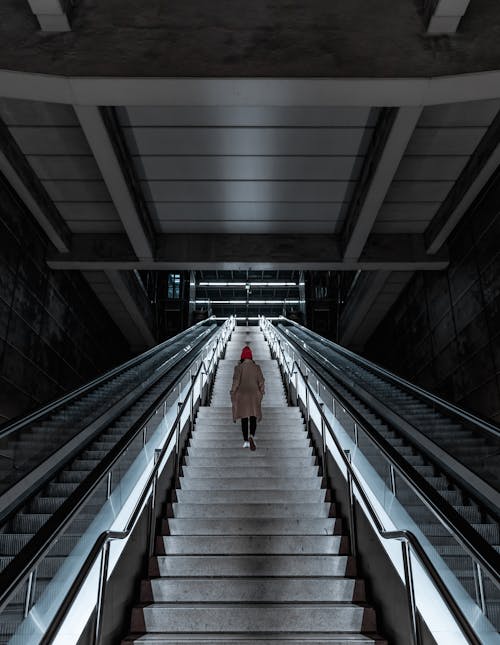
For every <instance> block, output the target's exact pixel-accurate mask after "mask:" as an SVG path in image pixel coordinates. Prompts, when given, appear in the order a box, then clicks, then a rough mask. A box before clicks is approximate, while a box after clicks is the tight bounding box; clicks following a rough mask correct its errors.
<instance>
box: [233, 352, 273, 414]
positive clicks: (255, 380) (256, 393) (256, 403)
mask: <svg viewBox="0 0 500 645" xmlns="http://www.w3.org/2000/svg"><path fill="white" fill-rule="evenodd" d="M264 393H265V389H264V376H263V374H262V370H261V369H260V366H259V365H257V364H256V363H254V362H253V361H252V360H250V359H246V360H244V361H243V363H238V365H236V367H235V368H234V374H233V385H232V387H231V402H232V404H233V420H234V421H236V419H242V418H243V419H244V418H245V417H257V420H258V421H260V420H261V419H262V410H261V407H260V404H261V401H262V397H263V396H264Z"/></svg>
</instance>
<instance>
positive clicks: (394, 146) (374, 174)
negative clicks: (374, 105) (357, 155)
mask: <svg viewBox="0 0 500 645" xmlns="http://www.w3.org/2000/svg"><path fill="white" fill-rule="evenodd" d="M421 112H422V108H421V107H401V108H383V109H382V110H381V112H380V116H379V119H378V121H377V124H376V126H375V129H374V132H373V137H372V140H371V143H370V148H369V150H368V152H367V154H366V157H365V161H364V163H363V168H362V170H361V175H360V178H359V180H358V184H357V186H356V190H355V193H354V195H353V198H352V201H351V204H350V206H349V211H348V213H347V217H346V220H345V223H344V226H343V229H342V233H341V236H342V246H343V255H344V257H345V258H346V259H347V260H357V259H358V258H359V257H360V255H361V253H362V252H363V248H364V246H365V244H366V241H367V239H368V236H369V235H370V233H371V230H372V228H373V224H374V223H375V220H376V218H377V215H378V212H379V210H380V207H381V206H382V204H383V201H384V199H385V196H386V194H387V191H388V190H389V186H390V185H391V183H392V180H393V179H394V175H395V174H396V171H397V169H398V166H399V163H400V161H401V159H402V157H403V155H404V153H405V150H406V147H407V145H408V141H409V140H410V137H411V135H412V134H413V131H414V130H415V126H416V125H417V122H418V119H419V117H420V114H421Z"/></svg>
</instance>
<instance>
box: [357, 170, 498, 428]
mask: <svg viewBox="0 0 500 645" xmlns="http://www.w3.org/2000/svg"><path fill="white" fill-rule="evenodd" d="M450 257H451V263H450V267H449V269H448V270H447V271H445V272H430V273H425V274H424V273H417V274H416V275H415V277H414V278H413V279H412V281H411V282H410V283H409V285H408V286H407V287H406V289H405V290H404V292H403V293H402V295H401V296H400V297H399V299H398V300H397V301H396V303H395V304H394V306H393V307H392V309H391V310H390V311H389V313H388V315H387V316H386V317H385V319H384V320H383V322H382V323H381V324H380V325H379V327H378V328H377V330H376V331H375V333H374V335H373V336H372V338H371V339H370V340H369V342H368V344H367V345H366V350H365V355H367V356H368V357H369V358H371V359H372V360H374V361H375V362H378V363H380V364H381V365H384V366H386V367H388V368H389V369H391V370H393V371H395V372H397V373H398V374H400V375H402V376H404V377H406V378H408V379H409V380H412V381H414V382H416V383H418V384H419V385H421V386H423V387H425V388H427V389H429V390H432V391H434V392H437V393H438V394H440V395H441V396H443V397H444V398H446V399H448V400H451V401H453V402H456V403H458V404H459V405H461V406H463V407H465V408H468V409H469V410H472V411H473V412H475V413H477V414H479V415H481V416H483V417H488V418H490V419H492V420H494V421H495V422H497V423H500V175H499V174H497V176H496V178H495V179H494V181H492V182H491V184H490V186H489V187H488V189H487V191H485V193H484V194H483V195H482V197H481V199H480V200H478V201H477V202H476V204H475V205H474V207H473V208H472V209H471V212H470V213H469V214H468V215H467V216H466V217H465V218H464V220H462V222H461V224H460V225H459V227H458V228H457V230H456V231H455V233H454V234H453V236H452V238H451V240H450Z"/></svg>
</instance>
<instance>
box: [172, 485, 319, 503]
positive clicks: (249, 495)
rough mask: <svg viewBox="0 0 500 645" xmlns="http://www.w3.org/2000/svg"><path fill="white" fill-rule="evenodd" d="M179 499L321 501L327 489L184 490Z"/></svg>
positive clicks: (205, 501)
mask: <svg viewBox="0 0 500 645" xmlns="http://www.w3.org/2000/svg"><path fill="white" fill-rule="evenodd" d="M175 494H176V496H177V501H178V502H179V503H181V504H218V503H228V504H236V503H243V502H244V503H246V504H254V503H257V504H262V503H276V502H280V503H289V504H295V503H305V502H308V503H314V502H316V503H319V502H324V501H325V495H326V490H325V489H324V488H323V489H322V488H319V489H318V490H286V489H283V490H266V489H264V490H225V489H221V490H200V491H192V490H182V489H178V490H177V491H176V493H175Z"/></svg>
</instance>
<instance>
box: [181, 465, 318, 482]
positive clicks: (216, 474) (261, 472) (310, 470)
mask: <svg viewBox="0 0 500 645" xmlns="http://www.w3.org/2000/svg"><path fill="white" fill-rule="evenodd" d="M182 470H183V475H184V477H196V478H200V477H207V478H212V477H213V478H216V479H217V478H220V476H221V474H222V475H223V476H224V477H245V478H250V479H253V478H256V477H279V476H282V477H300V478H301V477H314V476H317V475H318V472H319V468H318V466H304V467H299V468H295V467H293V466H291V467H288V466H286V465H280V464H279V463H278V464H273V465H271V466H242V467H241V468H238V467H234V466H231V467H228V468H224V472H223V473H221V470H220V468H218V467H217V468H210V467H209V466H183V467H182Z"/></svg>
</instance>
